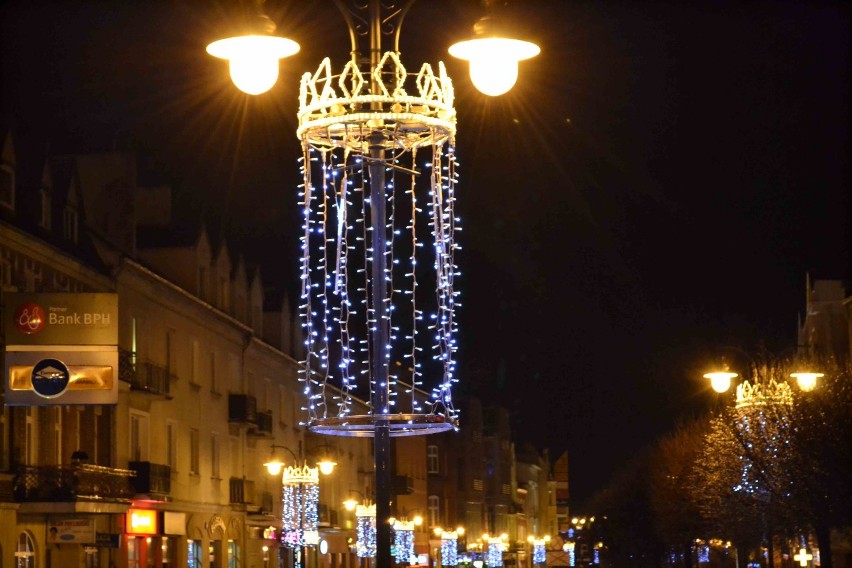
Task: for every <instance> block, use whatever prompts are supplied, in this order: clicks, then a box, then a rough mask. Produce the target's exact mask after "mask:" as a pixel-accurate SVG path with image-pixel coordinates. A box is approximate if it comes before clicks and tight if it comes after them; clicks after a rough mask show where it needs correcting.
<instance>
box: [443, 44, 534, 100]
mask: <svg viewBox="0 0 852 568" xmlns="http://www.w3.org/2000/svg"><path fill="white" fill-rule="evenodd" d="M449 52H450V55H452V56H453V57H458V58H459V59H466V60H468V61H470V80H471V81H472V82H473V85H474V87H476V88H477V89H478V90H479V91H480V92H481V93H483V94H486V95H488V96H491V97H496V96H499V95H502V94H504V93H507V92H509V90H510V89H511V88H512V87H513V86H514V85H515V82H516V81H517V80H518V62H519V61H522V60H524V59H529V58H531V57H535V56H536V55H538V54H539V53H540V52H541V49H540V48H539V47H538V46H537V45H536V44H534V43H531V42H528V41H522V40H519V39H509V38H503V37H482V38H476V39H470V40H466V41H461V42H459V43H456V44H454V45H452V46H450V49H449Z"/></svg>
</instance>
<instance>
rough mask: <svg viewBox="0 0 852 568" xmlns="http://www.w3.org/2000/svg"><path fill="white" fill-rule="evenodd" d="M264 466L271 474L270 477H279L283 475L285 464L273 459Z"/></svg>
mask: <svg viewBox="0 0 852 568" xmlns="http://www.w3.org/2000/svg"><path fill="white" fill-rule="evenodd" d="M263 466H264V467H265V468H266V471H268V472H269V475H279V474H280V473H281V469H282V468H283V467H284V463H282V462H281V461H279V460H276V459H274V458H273V459H271V460H269V461H268V462H266V463H265V464H263Z"/></svg>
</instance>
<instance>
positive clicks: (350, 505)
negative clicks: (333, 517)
mask: <svg viewBox="0 0 852 568" xmlns="http://www.w3.org/2000/svg"><path fill="white" fill-rule="evenodd" d="M357 505H358V501H356V500H355V499H347V500H346V501H344V502H343V506H344V507H346V510H347V511H354V510H355V507H356V506H357Z"/></svg>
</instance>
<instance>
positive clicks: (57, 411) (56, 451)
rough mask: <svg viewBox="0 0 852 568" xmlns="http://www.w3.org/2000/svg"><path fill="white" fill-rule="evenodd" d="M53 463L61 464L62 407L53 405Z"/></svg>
mask: <svg viewBox="0 0 852 568" xmlns="http://www.w3.org/2000/svg"><path fill="white" fill-rule="evenodd" d="M53 463H54V464H56V465H62V407H61V406H54V407H53Z"/></svg>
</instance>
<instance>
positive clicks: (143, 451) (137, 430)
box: [129, 410, 149, 461]
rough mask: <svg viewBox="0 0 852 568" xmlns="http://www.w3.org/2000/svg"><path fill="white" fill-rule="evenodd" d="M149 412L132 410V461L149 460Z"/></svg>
mask: <svg viewBox="0 0 852 568" xmlns="http://www.w3.org/2000/svg"><path fill="white" fill-rule="evenodd" d="M148 423H149V417H148V414H146V413H143V412H139V411H138V410H131V411H130V439H129V442H130V461H148Z"/></svg>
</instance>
